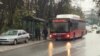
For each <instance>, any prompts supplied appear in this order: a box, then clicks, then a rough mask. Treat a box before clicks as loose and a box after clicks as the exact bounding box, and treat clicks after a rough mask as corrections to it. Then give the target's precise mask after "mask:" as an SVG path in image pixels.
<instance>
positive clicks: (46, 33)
mask: <svg viewBox="0 0 100 56" xmlns="http://www.w3.org/2000/svg"><path fill="white" fill-rule="evenodd" d="M43 35H44V40H47V37H48V30H47V28H46V27H45V28H44V29H43Z"/></svg>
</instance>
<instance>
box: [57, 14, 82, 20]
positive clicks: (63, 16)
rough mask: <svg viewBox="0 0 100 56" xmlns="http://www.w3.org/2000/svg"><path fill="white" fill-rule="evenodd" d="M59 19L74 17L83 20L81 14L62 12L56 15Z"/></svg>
mask: <svg viewBox="0 0 100 56" xmlns="http://www.w3.org/2000/svg"><path fill="white" fill-rule="evenodd" d="M56 18H57V19H61V18H66V19H68V18H69V19H74V20H82V19H81V18H80V16H78V15H74V14H60V15H57V16H56Z"/></svg>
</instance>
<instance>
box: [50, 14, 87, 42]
mask: <svg viewBox="0 0 100 56" xmlns="http://www.w3.org/2000/svg"><path fill="white" fill-rule="evenodd" d="M85 34H86V29H85V21H84V20H82V19H81V18H80V16H78V15H73V14H61V15H57V17H56V19H53V20H52V27H51V29H50V39H56V40H57V39H74V38H79V37H82V36H83V35H85Z"/></svg>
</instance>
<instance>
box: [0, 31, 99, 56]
mask: <svg viewBox="0 0 100 56" xmlns="http://www.w3.org/2000/svg"><path fill="white" fill-rule="evenodd" d="M67 43H70V45H71V49H70V52H69V51H68V48H69V47H70V46H69V47H68V46H67V47H66V44H67ZM99 43H100V37H99V34H95V32H93V33H88V34H87V35H86V36H84V38H82V39H77V40H74V41H45V42H42V43H39V44H36V45H29V46H26V47H21V48H17V49H14V50H10V51H6V52H1V53H0V56H50V55H51V54H52V55H51V56H68V53H69V56H100V55H99V54H100V44H99ZM52 47H53V48H52ZM52 50H53V51H52ZM50 51H51V52H50Z"/></svg>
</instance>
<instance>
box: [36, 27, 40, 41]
mask: <svg viewBox="0 0 100 56" xmlns="http://www.w3.org/2000/svg"><path fill="white" fill-rule="evenodd" d="M35 37H36V40H40V29H39V28H36V29H35Z"/></svg>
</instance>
